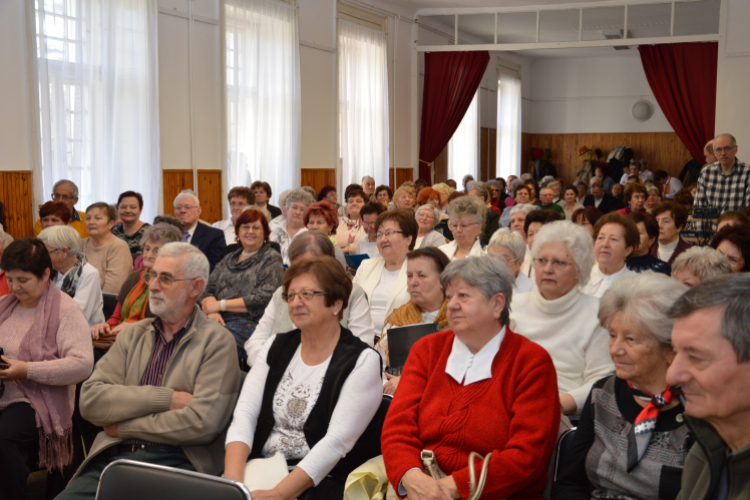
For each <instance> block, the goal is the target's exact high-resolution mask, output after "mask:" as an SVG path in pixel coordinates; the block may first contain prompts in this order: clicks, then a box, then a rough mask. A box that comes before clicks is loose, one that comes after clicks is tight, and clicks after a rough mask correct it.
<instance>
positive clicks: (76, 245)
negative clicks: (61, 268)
mask: <svg viewBox="0 0 750 500" xmlns="http://www.w3.org/2000/svg"><path fill="white" fill-rule="evenodd" d="M0 236H2V235H0ZM37 238H39V239H40V240H42V241H44V242H46V243H47V244H48V245H49V246H51V247H52V248H54V249H55V250H60V249H61V248H62V247H68V254H73V255H75V254H77V253H78V251H79V250H80V249H81V235H80V234H78V231H76V230H75V229H73V228H72V227H70V226H49V227H46V228H44V229H42V232H41V233H39V236H37Z"/></svg>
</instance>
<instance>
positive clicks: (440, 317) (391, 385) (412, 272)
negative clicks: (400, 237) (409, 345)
mask: <svg viewBox="0 0 750 500" xmlns="http://www.w3.org/2000/svg"><path fill="white" fill-rule="evenodd" d="M449 262H450V259H449V258H448V257H447V256H446V255H445V254H444V253H443V252H441V251H440V250H438V249H437V248H435V247H426V248H420V249H416V250H413V251H411V252H409V253H408V254H407V256H406V286H407V288H408V290H409V296H410V297H411V299H410V300H409V302H407V303H406V304H404V305H403V306H401V307H399V308H398V309H396V310H395V311H393V313H391V315H390V316H388V319H386V320H385V325H384V326H383V330H382V332H381V333H380V340H379V341H378V343H377V345H376V346H375V349H377V350H378V352H379V353H380V356H381V357H382V358H383V364H384V365H385V366H390V360H389V358H388V330H389V329H390V328H394V327H398V326H409V325H418V324H420V323H437V324H438V328H439V329H440V331H443V330H445V329H446V328H448V316H447V309H446V305H447V302H446V301H445V293H444V290H443V287H442V286H441V285H440V274H441V273H442V272H443V271H444V270H445V266H447V265H448V263H449ZM385 376H386V378H387V379H388V382H387V383H386V384H385V386H384V387H383V392H384V393H385V394H393V393H394V392H396V387H397V386H398V381H399V379H400V378H401V377H399V376H394V375H391V374H389V373H386V374H385Z"/></svg>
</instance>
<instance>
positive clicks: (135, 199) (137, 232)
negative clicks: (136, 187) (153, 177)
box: [112, 191, 150, 261]
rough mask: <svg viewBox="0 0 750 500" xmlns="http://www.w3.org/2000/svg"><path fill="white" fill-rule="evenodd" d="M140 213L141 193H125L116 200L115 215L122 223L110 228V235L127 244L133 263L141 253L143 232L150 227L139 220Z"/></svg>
mask: <svg viewBox="0 0 750 500" xmlns="http://www.w3.org/2000/svg"><path fill="white" fill-rule="evenodd" d="M142 211H143V196H141V193H136V192H135V191H125V192H124V193H122V194H121V195H120V196H119V198H117V213H118V215H119V216H120V220H121V221H122V223H120V224H117V225H115V226H114V227H113V228H112V234H114V235H115V236H117V237H118V238H120V239H121V240H123V241H124V242H125V243H127V244H128V248H130V254H131V255H132V256H133V261H135V259H137V258H138V256H139V255H141V254H142V253H143V249H142V248H141V238H143V232H144V231H145V230H146V228H147V227H148V226H149V225H150V224H149V223H147V222H143V221H142V220H141V219H140V217H141V212H142Z"/></svg>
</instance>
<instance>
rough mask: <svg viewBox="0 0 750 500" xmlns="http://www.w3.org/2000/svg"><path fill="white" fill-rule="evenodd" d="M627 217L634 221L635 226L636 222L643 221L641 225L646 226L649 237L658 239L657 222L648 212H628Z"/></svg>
mask: <svg viewBox="0 0 750 500" xmlns="http://www.w3.org/2000/svg"><path fill="white" fill-rule="evenodd" d="M628 217H629V218H630V219H632V221H633V222H635V224H636V227H637V226H638V224H640V223H643V227H644V228H646V233H648V237H649V239H650V238H654V239H656V240H658V239H659V224H658V223H657V222H656V219H655V218H654V217H653V216H652V215H651V214H649V213H648V212H630V213H629V214H628Z"/></svg>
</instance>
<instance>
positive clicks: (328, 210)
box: [302, 201, 339, 236]
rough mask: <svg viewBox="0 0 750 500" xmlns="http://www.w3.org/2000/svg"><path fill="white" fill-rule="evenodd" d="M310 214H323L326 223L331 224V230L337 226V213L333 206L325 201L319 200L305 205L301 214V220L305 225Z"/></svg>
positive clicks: (308, 220)
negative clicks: (305, 208)
mask: <svg viewBox="0 0 750 500" xmlns="http://www.w3.org/2000/svg"><path fill="white" fill-rule="evenodd" d="M311 215H321V216H323V218H324V219H325V220H326V223H327V224H328V225H329V226H331V231H332V232H333V231H335V230H336V229H337V228H338V227H339V213H338V212H337V211H336V209H335V208H333V205H331V204H330V203H328V202H327V201H319V202H317V203H313V204H312V205H310V206H309V207H307V210H305V213H304V214H302V222H303V223H304V224H305V226H307V223H308V222H310V216H311ZM326 236H328V235H326Z"/></svg>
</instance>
